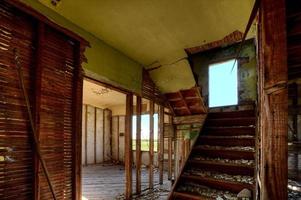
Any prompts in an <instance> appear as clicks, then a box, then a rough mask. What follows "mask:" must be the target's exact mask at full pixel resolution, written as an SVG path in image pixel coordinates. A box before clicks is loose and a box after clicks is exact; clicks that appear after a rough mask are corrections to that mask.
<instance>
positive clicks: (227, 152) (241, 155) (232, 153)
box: [193, 145, 255, 160]
mask: <svg viewBox="0 0 301 200" xmlns="http://www.w3.org/2000/svg"><path fill="white" fill-rule="evenodd" d="M193 153H195V154H197V155H202V156H204V157H210V158H227V159H247V160H254V156H255V155H254V153H255V152H254V151H251V150H239V149H226V148H221V149H212V148H207V147H204V145H203V146H195V147H194V148H193Z"/></svg>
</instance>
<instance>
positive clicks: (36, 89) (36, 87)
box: [33, 22, 45, 200]
mask: <svg viewBox="0 0 301 200" xmlns="http://www.w3.org/2000/svg"><path fill="white" fill-rule="evenodd" d="M44 34H45V25H44V23H42V22H39V24H38V40H37V53H36V55H35V59H36V68H35V77H36V78H35V84H34V96H35V100H34V106H33V110H34V111H33V113H34V120H35V122H34V123H35V128H36V137H37V140H39V136H40V110H41V89H42V88H41V83H42V82H41V76H42V67H43V65H42V49H43V44H44V38H45V37H44ZM34 151H36V150H34ZM33 157H34V158H33V159H34V199H35V200H38V199H40V186H39V185H40V183H39V169H40V161H39V157H38V155H37V153H34V156H33Z"/></svg>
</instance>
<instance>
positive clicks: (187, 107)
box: [178, 90, 191, 115]
mask: <svg viewBox="0 0 301 200" xmlns="http://www.w3.org/2000/svg"><path fill="white" fill-rule="evenodd" d="M178 93H179V96H180V97H181V99H182V101H183V103H184V105H185V108H186V110H187V112H188V115H191V111H190V109H189V106H188V105H187V103H186V100H185V98H184V97H183V94H182V92H181V90H180V91H179V92H178Z"/></svg>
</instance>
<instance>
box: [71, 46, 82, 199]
mask: <svg viewBox="0 0 301 200" xmlns="http://www.w3.org/2000/svg"><path fill="white" fill-rule="evenodd" d="M83 48H84V47H83V46H82V44H81V43H79V42H78V45H77V49H76V58H77V60H76V67H75V72H74V81H73V98H72V100H73V102H72V107H73V121H72V129H73V137H72V158H73V159H72V161H73V163H72V199H75V200H79V199H81V198H82V190H81V187H82V184H81V180H82V176H81V175H82V172H81V169H82V166H81V165H82V157H81V156H82V108H83V106H82V105H83V70H82V67H81V63H82V49H83Z"/></svg>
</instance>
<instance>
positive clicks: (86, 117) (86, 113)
mask: <svg viewBox="0 0 301 200" xmlns="http://www.w3.org/2000/svg"><path fill="white" fill-rule="evenodd" d="M85 107H86V109H85V165H87V164H88V158H87V157H88V141H87V138H88V105H87V104H86V105H85Z"/></svg>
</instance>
